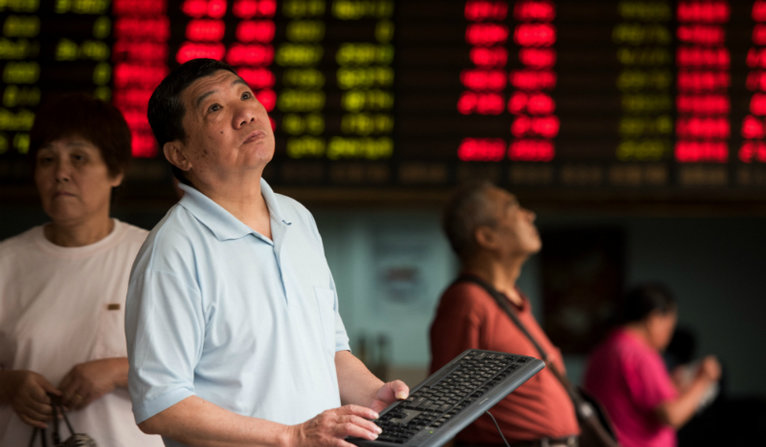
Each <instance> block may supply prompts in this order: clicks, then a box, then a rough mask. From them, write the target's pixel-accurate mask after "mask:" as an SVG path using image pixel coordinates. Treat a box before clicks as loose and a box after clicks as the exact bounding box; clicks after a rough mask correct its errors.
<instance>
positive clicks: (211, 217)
mask: <svg viewBox="0 0 766 447" xmlns="http://www.w3.org/2000/svg"><path fill="white" fill-rule="evenodd" d="M181 187H182V189H183V190H184V192H185V195H184V197H183V198H182V199H181V200H180V201H179V202H178V203H177V204H176V205H175V206H173V207H172V208H171V209H170V210H169V211H168V213H167V214H166V215H165V217H164V218H163V219H162V220H161V221H160V222H159V223H158V224H157V226H156V227H155V228H154V229H153V230H152V231H151V233H150V234H149V236H148V238H147V239H146V242H145V243H144V245H143V247H142V248H141V250H140V252H139V253H138V256H137V258H136V261H135V263H134V264H133V269H132V271H131V275H130V283H129V286H128V298H127V304H126V316H125V330H126V335H127V341H128V358H129V360H130V373H129V389H130V394H131V399H132V401H133V412H134V415H135V418H136V422H142V421H144V420H146V419H147V418H149V417H151V416H153V415H155V414H156V413H158V412H160V411H162V410H164V409H166V408H168V407H170V406H172V405H174V404H175V403H177V402H179V401H181V400H183V399H185V398H187V397H189V396H192V395H196V396H199V397H201V398H203V399H205V400H208V401H210V402H212V403H214V404H216V405H219V406H221V407H223V408H226V409H228V410H231V411H233V412H235V413H239V414H242V415H246V416H252V417H257V418H263V419H268V420H271V421H275V422H280V423H284V424H296V423H300V422H303V421H306V420H308V419H310V418H312V417H314V416H315V415H317V414H318V413H320V412H322V411H324V410H326V409H328V408H334V407H338V406H340V396H339V391H338V381H337V376H336V371H335V363H334V358H335V352H336V351H339V350H345V349H349V345H348V336H347V335H346V330H345V328H344V326H343V322H342V321H341V318H340V315H339V313H338V298H337V294H336V291H335V284H334V282H333V279H332V275H331V273H330V269H329V267H328V265H327V260H326V259H325V256H324V249H323V246H322V240H321V238H320V236H319V232H318V230H317V227H316V223H315V222H314V219H313V217H312V216H311V214H310V213H309V212H308V210H306V208H304V207H303V206H302V205H301V204H299V203H298V202H296V201H295V200H293V199H290V198H288V197H285V196H282V195H279V194H275V193H274V192H273V191H272V189H271V187H269V185H268V184H267V183H266V181H264V180H262V181H261V188H262V193H263V197H264V198H265V199H266V204H267V206H268V208H269V212H270V214H271V233H272V237H273V241H272V240H269V239H268V238H266V237H264V236H262V235H260V234H258V233H256V232H255V231H253V230H252V229H251V228H250V227H248V226H246V225H245V224H243V223H242V222H241V221H239V220H238V219H236V218H235V217H234V216H232V215H231V214H230V213H229V212H228V211H226V210H225V209H223V208H222V207H220V206H219V205H218V204H216V203H215V202H213V201H212V200H210V199H209V198H208V197H207V196H205V195H203V194H202V193H200V192H199V191H197V190H196V189H194V188H191V187H187V186H185V185H181ZM166 442H169V440H166ZM168 445H178V444H173V443H171V444H168Z"/></svg>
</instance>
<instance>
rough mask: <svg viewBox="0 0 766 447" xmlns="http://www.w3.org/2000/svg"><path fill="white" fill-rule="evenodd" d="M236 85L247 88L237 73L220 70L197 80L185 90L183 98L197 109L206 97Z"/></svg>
mask: <svg viewBox="0 0 766 447" xmlns="http://www.w3.org/2000/svg"><path fill="white" fill-rule="evenodd" d="M235 84H242V85H244V86H247V83H245V81H244V80H242V78H240V77H239V76H238V75H237V74H236V73H232V72H230V71H228V70H218V71H216V72H213V73H211V74H209V75H207V76H203V77H201V78H198V79H196V80H195V81H194V82H192V83H191V84H189V86H188V87H186V88H185V89H184V91H183V92H182V93H181V96H182V97H184V98H185V99H186V101H187V102H189V103H191V104H192V105H193V106H195V107H196V106H199V104H200V103H201V102H202V101H204V100H205V98H206V97H208V96H210V95H211V94H213V93H215V92H216V91H218V90H220V89H221V88H226V87H229V86H232V85H235Z"/></svg>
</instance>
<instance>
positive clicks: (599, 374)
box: [584, 329, 677, 447]
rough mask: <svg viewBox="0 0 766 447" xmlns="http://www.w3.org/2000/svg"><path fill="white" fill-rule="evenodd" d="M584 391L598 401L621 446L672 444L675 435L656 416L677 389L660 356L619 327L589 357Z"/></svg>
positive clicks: (645, 446)
mask: <svg viewBox="0 0 766 447" xmlns="http://www.w3.org/2000/svg"><path fill="white" fill-rule="evenodd" d="M584 387H585V389H586V390H587V391H588V392H589V393H590V394H592V395H593V397H595V398H596V399H598V400H599V402H601V404H602V405H603V406H604V409H605V410H606V411H607V413H608V414H609V417H610V418H611V420H612V423H613V424H614V428H615V430H616V431H617V438H618V440H619V441H620V443H621V444H622V445H623V446H624V447H674V446H675V445H676V433H675V431H674V430H673V428H672V427H670V426H669V425H665V424H662V423H661V422H660V421H659V420H658V419H657V416H656V413H655V409H656V408H657V406H658V405H660V404H661V403H663V402H666V401H668V400H671V399H674V398H675V397H676V395H677V391H676V389H675V386H674V385H673V382H672V381H671V379H670V375H669V374H668V371H667V368H666V367H665V364H664V363H663V361H662V357H660V354H659V353H658V352H657V351H656V350H654V349H652V347H651V346H649V345H647V344H646V342H644V341H643V340H641V339H640V338H638V337H636V336H635V335H633V334H631V333H630V332H628V331H625V330H624V329H618V330H616V331H614V332H613V333H612V334H610V335H609V337H608V338H607V339H606V341H604V342H603V343H602V344H601V345H599V346H598V347H596V349H594V351H593V352H592V353H591V355H590V358H589V359H588V366H587V370H586V372H585V383H584Z"/></svg>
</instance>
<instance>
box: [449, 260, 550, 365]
mask: <svg viewBox="0 0 766 447" xmlns="http://www.w3.org/2000/svg"><path fill="white" fill-rule="evenodd" d="M455 282H456V283H457V282H472V283H474V284H478V285H480V286H481V287H482V288H483V289H484V290H485V291H486V292H487V293H488V294H489V296H491V297H492V298H494V300H495V302H496V303H497V305H498V306H500V308H501V309H503V311H505V313H506V314H508V317H510V318H511V321H513V324H515V325H516V326H517V327H518V328H519V330H520V331H521V332H522V333H523V334H524V335H525V336H526V337H527V338H528V339H529V341H530V342H532V345H533V346H534V347H535V349H536V350H537V352H538V353H540V358H541V359H542V360H543V361H544V362H545V364H546V365H547V364H548V353H547V352H545V350H544V349H543V348H542V346H540V344H539V343H538V342H537V340H535V337H533V336H532V334H530V333H529V331H528V330H527V328H526V326H524V324H522V322H521V320H519V316H518V315H516V311H515V310H513V308H512V307H511V304H510V303H509V302H508V301H509V299H508V297H507V296H505V294H503V293H501V292H500V291H499V290H497V289H495V288H494V287H493V286H492V285H491V284H489V283H488V282H486V281H484V280H483V279H481V278H479V277H478V276H476V275H471V274H468V273H465V274H462V275H460V276H459V277H458V278H457V280H455Z"/></svg>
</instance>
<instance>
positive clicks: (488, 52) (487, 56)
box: [469, 47, 508, 67]
mask: <svg viewBox="0 0 766 447" xmlns="http://www.w3.org/2000/svg"><path fill="white" fill-rule="evenodd" d="M469 56H470V58H471V62H472V63H473V64H474V65H476V66H477V67H497V66H504V65H505V64H506V63H508V50H506V49H505V48H501V47H492V48H487V47H474V48H471V51H470V53H469Z"/></svg>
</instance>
